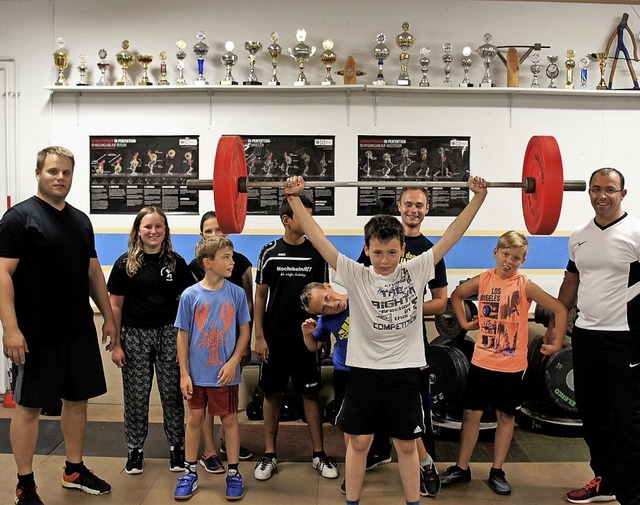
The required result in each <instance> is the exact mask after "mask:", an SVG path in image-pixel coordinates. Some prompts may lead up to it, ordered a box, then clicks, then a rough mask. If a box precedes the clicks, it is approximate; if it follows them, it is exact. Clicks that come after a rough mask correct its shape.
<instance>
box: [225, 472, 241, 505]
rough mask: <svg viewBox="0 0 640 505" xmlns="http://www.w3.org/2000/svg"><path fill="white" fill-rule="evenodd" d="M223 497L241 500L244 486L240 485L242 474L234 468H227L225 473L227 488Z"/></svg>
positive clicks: (230, 499)
mask: <svg viewBox="0 0 640 505" xmlns="http://www.w3.org/2000/svg"><path fill="white" fill-rule="evenodd" d="M224 497H225V498H226V499H227V500H229V501H236V500H242V498H243V497H244V486H243V485H242V475H240V472H238V471H236V470H229V472H228V473H227V490H226V492H225V493H224Z"/></svg>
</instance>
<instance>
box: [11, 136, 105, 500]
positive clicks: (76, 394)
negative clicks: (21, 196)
mask: <svg viewBox="0 0 640 505" xmlns="http://www.w3.org/2000/svg"><path fill="white" fill-rule="evenodd" d="M74 163H75V162H74V157H73V154H72V153H71V152H70V151H69V150H67V149H65V148H64V147H55V146H54V147H48V148H45V149H43V150H42V151H40V152H39V153H38V159H37V164H36V171H35V175H36V180H37V181H38V190H37V192H36V195H35V196H33V197H31V198H30V199H28V200H26V201H24V202H21V203H19V204H17V205H16V206H15V207H13V208H11V209H9V210H8V211H7V212H6V213H5V215H4V216H3V218H2V220H1V221H0V320H1V321H2V326H3V330H4V335H3V352H4V355H5V356H6V357H8V358H9V359H10V360H11V361H12V362H13V363H14V364H15V365H17V367H18V374H17V378H16V386H15V390H14V398H15V401H16V403H17V405H16V410H15V412H14V414H13V418H12V420H11V434H10V437H11V446H12V449H13V454H14V458H15V461H16V466H17V470H18V485H17V487H16V503H17V504H23V503H29V504H30V505H39V504H42V501H41V500H40V497H39V496H38V493H37V492H36V485H35V479H34V475H33V453H34V448H35V446H36V442H37V438H38V421H39V417H40V412H41V410H42V408H46V407H50V406H52V405H53V404H56V403H57V402H59V401H60V399H62V405H63V407H62V418H61V423H60V425H61V427H62V432H63V436H64V441H65V450H66V462H65V468H64V471H63V474H62V486H64V487H66V488H71V489H81V490H82V491H84V492H86V493H90V494H105V493H108V492H109V491H110V490H111V486H110V485H109V484H107V483H106V482H105V481H103V480H102V479H100V478H98V477H97V476H96V475H95V474H94V473H93V472H91V471H90V470H88V469H87V468H86V467H85V466H84V463H83V461H82V455H83V448H84V433H85V429H86V421H87V400H88V399H89V398H93V397H96V396H99V395H102V394H104V393H105V392H106V390H107V388H106V382H105V378H104V371H103V368H102V360H101V357H100V349H99V344H98V339H97V335H96V330H95V326H94V322H93V310H92V308H91V305H90V303H89V297H91V298H92V299H93V301H94V302H95V304H96V306H97V307H98V309H99V310H100V312H101V313H102V316H103V318H104V324H103V326H102V343H103V344H107V350H111V346H112V343H113V338H114V337H115V335H116V329H115V323H114V319H113V313H112V312H111V306H110V304H109V296H108V293H107V286H106V283H105V280H104V275H103V273H102V268H101V267H100V263H99V261H98V258H97V254H96V250H95V243H94V235H93V228H92V226H91V222H90V221H89V218H88V217H87V216H86V215H85V214H84V213H83V212H81V211H79V210H77V209H75V208H74V207H72V206H71V205H69V204H68V203H66V197H67V195H68V194H69V190H70V189H71V183H72V181H73V169H74Z"/></svg>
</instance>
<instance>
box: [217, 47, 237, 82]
mask: <svg viewBox="0 0 640 505" xmlns="http://www.w3.org/2000/svg"><path fill="white" fill-rule="evenodd" d="M235 47H236V45H235V44H234V43H233V42H232V41H230V40H228V41H227V42H225V44H224V48H225V49H226V50H227V52H226V53H224V54H223V55H222V56H220V61H222V64H223V65H224V68H225V70H226V73H225V75H224V79H222V80H221V81H220V84H221V85H223V86H234V85H236V84H238V83H237V81H236V80H235V79H234V78H233V76H232V75H231V69H232V68H233V66H234V65H235V64H236V63H238V56H237V55H236V54H235V53H234V52H233V50H234V49H235Z"/></svg>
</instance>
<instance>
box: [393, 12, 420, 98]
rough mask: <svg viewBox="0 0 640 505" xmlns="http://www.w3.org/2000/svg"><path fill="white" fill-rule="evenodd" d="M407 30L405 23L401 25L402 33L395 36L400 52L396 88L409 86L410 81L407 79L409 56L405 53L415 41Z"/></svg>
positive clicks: (407, 24) (407, 26)
mask: <svg viewBox="0 0 640 505" xmlns="http://www.w3.org/2000/svg"><path fill="white" fill-rule="evenodd" d="M409 28H410V25H409V23H407V22H406V21H405V22H404V23H402V33H399V34H398V35H396V44H398V47H399V48H400V50H401V51H402V52H401V53H400V75H399V76H398V79H397V80H396V84H397V85H398V86H411V79H409V58H410V55H409V53H408V52H407V51H408V50H409V48H410V47H411V46H412V45H413V43H414V42H415V41H416V39H415V38H414V37H413V35H411V34H410V33H409V32H408V30H409Z"/></svg>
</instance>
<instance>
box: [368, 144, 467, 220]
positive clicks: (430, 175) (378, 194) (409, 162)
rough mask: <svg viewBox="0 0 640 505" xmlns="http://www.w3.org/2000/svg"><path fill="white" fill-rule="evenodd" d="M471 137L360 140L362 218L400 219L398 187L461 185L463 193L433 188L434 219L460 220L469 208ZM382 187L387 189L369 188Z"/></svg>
mask: <svg viewBox="0 0 640 505" xmlns="http://www.w3.org/2000/svg"><path fill="white" fill-rule="evenodd" d="M470 142H471V137H393V136H374V135H359V136H358V181H359V182H361V183H364V184H365V186H362V187H359V188H358V215H359V216H373V215H375V214H396V215H397V214H398V208H397V202H398V199H399V198H400V192H401V191H402V189H401V188H397V187H394V186H393V183H394V181H398V182H402V183H406V182H415V183H416V186H420V183H421V182H425V181H460V187H452V188H428V191H429V197H430V198H429V201H430V208H429V216H457V215H458V214H459V213H460V212H461V211H462V209H464V207H465V206H466V205H467V203H469V191H468V189H467V185H466V184H467V180H468V179H469V173H470V163H469V149H470ZM367 181H376V182H377V181H383V182H384V183H385V184H386V183H388V186H387V187H385V188H374V187H366V182H367Z"/></svg>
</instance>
